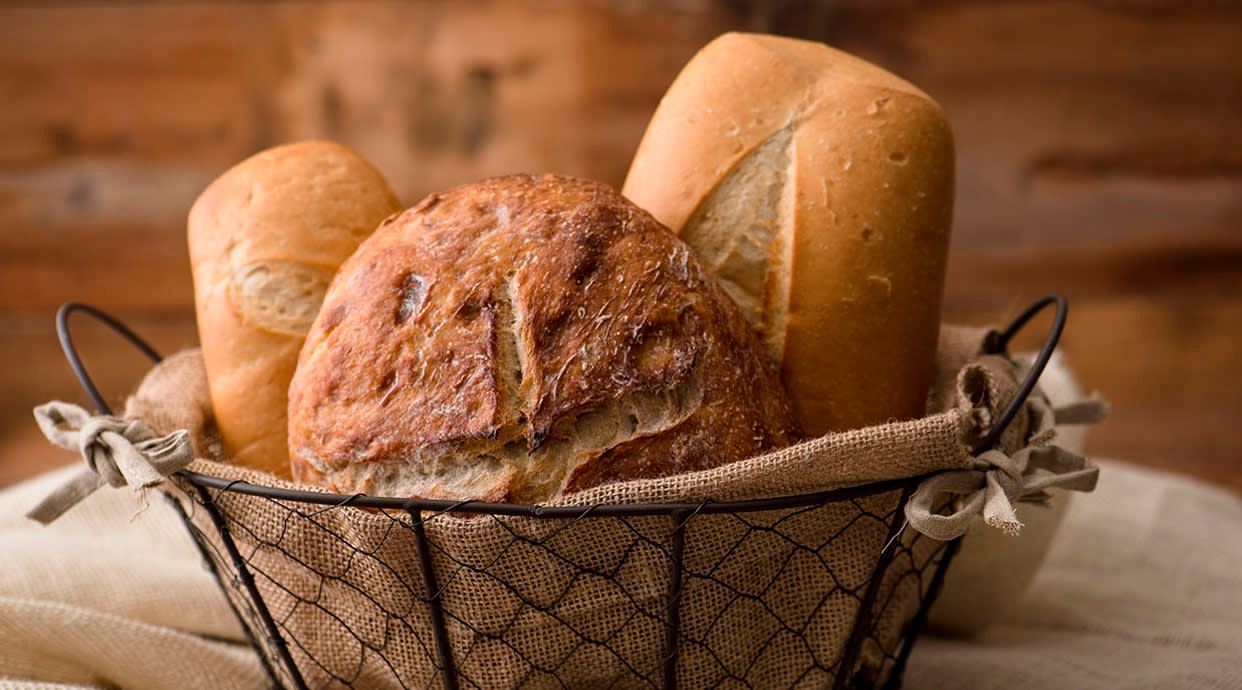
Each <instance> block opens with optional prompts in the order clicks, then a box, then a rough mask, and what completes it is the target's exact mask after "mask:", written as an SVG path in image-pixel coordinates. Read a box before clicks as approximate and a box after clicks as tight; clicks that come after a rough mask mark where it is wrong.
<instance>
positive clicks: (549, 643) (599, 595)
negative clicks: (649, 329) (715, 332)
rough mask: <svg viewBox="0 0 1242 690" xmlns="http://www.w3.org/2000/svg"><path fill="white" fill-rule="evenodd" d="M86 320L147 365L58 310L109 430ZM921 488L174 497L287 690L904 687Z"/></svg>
mask: <svg viewBox="0 0 1242 690" xmlns="http://www.w3.org/2000/svg"><path fill="white" fill-rule="evenodd" d="M1054 303H1055V304H1056V306H1057V314H1056V318H1055V320H1054V324H1053V328H1052V331H1051V332H1050V334H1049V337H1048V338H1047V340H1046V341H1045V343H1044V347H1043V349H1042V351H1041V352H1040V353H1039V355H1038V356H1037V358H1036V361H1035V364H1034V366H1033V367H1032V368H1031V369H1030V371H1029V372H1028V374H1027V376H1026V380H1025V381H1023V383H1022V385H1021V386H1020V388H1019V390H1018V393H1017V395H1015V397H1014V398H1013V399H1012V400H1010V401H1009V403H1008V405H1007V407H1006V409H1005V411H1004V413H1003V414H1002V416H1001V418H1000V419H999V420H998V423H997V424H996V425H994V426H993V428H992V429H991V432H990V433H989V435H988V437H987V438H985V439H984V440H983V441H982V442H981V443H980V445H979V447H978V448H977V449H976V452H981V451H982V450H986V449H987V448H990V447H992V446H993V445H994V444H995V443H996V439H997V438H998V437H999V435H1000V432H1002V431H1003V430H1004V428H1005V427H1006V426H1007V425H1008V423H1009V421H1010V420H1012V418H1013V417H1014V415H1016V413H1017V411H1018V409H1019V407H1020V406H1021V404H1022V402H1023V400H1024V399H1025V398H1026V396H1027V395H1028V394H1029V393H1030V392H1031V390H1032V389H1033V388H1034V385H1035V382H1036V380H1037V379H1038V377H1039V375H1040V373H1042V370H1043V368H1044V365H1046V363H1047V361H1048V359H1049V357H1050V356H1051V354H1052V350H1053V348H1054V347H1055V345H1056V342H1057V340H1058V339H1059V337H1060V334H1061V330H1062V328H1063V326H1064V322H1065V316H1066V303H1065V300H1064V298H1062V297H1060V296H1051V297H1048V298H1045V299H1044V300H1041V301H1040V302H1037V303H1036V304H1035V305H1033V306H1032V307H1031V308H1030V309H1028V310H1027V312H1026V313H1024V314H1023V315H1022V316H1020V317H1019V318H1018V319H1017V320H1016V321H1015V322H1014V324H1013V325H1011V326H1010V327H1009V328H1008V329H1006V330H1005V331H1004V332H1001V333H998V334H996V335H995V337H993V338H992V339H990V341H989V343H988V345H987V349H988V350H989V351H992V352H1003V351H1004V350H1005V348H1006V346H1007V343H1008V341H1009V339H1010V338H1011V337H1012V336H1013V335H1014V333H1016V332H1017V331H1018V330H1019V329H1020V328H1021V327H1022V326H1023V325H1024V324H1025V323H1026V322H1027V321H1028V320H1029V319H1030V318H1031V317H1032V316H1033V315H1034V314H1035V313H1037V312H1038V311H1040V310H1041V309H1042V308H1044V307H1045V306H1048V305H1050V304H1054ZM78 311H81V312H84V313H87V314H89V315H91V316H94V317H95V318H97V319H99V320H101V321H102V322H104V323H105V324H106V325H108V326H110V327H111V328H112V329H113V330H115V331H117V332H118V333H119V334H121V335H122V336H123V337H125V338H126V339H127V340H128V341H129V342H130V343H132V344H134V345H135V346H136V347H138V348H139V349H141V350H142V351H143V352H144V353H145V354H147V356H148V357H150V358H151V359H152V360H154V361H158V360H159V355H158V354H157V353H156V352H155V351H154V350H153V349H152V348H151V347H150V346H149V345H147V344H146V343H145V342H143V341H142V340H141V339H140V338H139V337H138V336H137V335H135V334H134V333H133V332H132V331H130V330H129V329H128V328H127V327H126V326H125V325H124V324H122V323H120V322H119V321H117V320H116V319H114V318H113V317H110V316H108V315H107V314H104V313H102V312H100V311H98V310H96V309H93V308H91V307H88V306H85V305H81V304H75V303H71V304H67V305H65V306H64V307H62V308H61V310H60V312H59V313H58V314H57V331H58V334H59V336H60V339H61V344H62V347H63V349H64V350H65V354H66V356H67V358H68V360H69V363H70V365H71V367H72V368H73V370H74V372H75V374H76V375H77V376H78V378H79V380H80V381H81V383H82V385H83V387H84V389H85V390H86V392H87V394H88V395H89V396H90V397H91V399H92V401H93V402H94V403H95V405H96V406H97V407H98V408H99V409H100V411H101V412H103V413H109V412H110V411H109V409H108V406H107V405H106V403H105V401H104V400H103V398H102V396H101V395H100V394H99V392H98V390H97V389H96V387H95V386H94V384H93V382H92V381H91V378H90V376H89V375H88V373H87V372H86V369H85V367H84V366H83V364H82V362H81V359H80V358H79V356H78V354H77V351H76V349H75V347H74V345H73V342H72V338H71V336H70V333H69V328H68V318H69V316H70V315H71V314H72V313H74V312H78ZM922 479H923V478H915V479H909V480H901V481H892V482H884V483H877V484H871V485H867V486H863V487H855V488H847V489H840V490H835V491H830V492H824V493H817V494H808V495H801V496H790V497H783V498H774V499H764V500H749V501H733V502H721V503H716V502H703V503H663V504H645V505H590V506H558V507H547V506H534V505H514V504H491V503H482V502H473V501H465V502H460V501H458V502H455V501H444V500H429V499H404V498H382V497H369V496H364V495H355V496H344V495H335V494H326V493H320V492H314V491H299V490H293V489H289V488H278V487H272V486H263V485H259V484H256V483H249V482H245V481H239V480H235V479H234V480H230V479H227V478H223V477H218V476H210V475H207V474H203V473H198V472H190V471H182V472H179V473H177V474H176V475H175V476H174V481H173V483H172V486H170V487H169V489H168V490H167V491H166V492H165V493H166V495H167V497H168V500H169V502H170V503H171V505H172V506H174V507H175V509H176V510H177V511H178V512H179V513H180V515H181V516H182V517H183V519H184V522H185V524H186V526H187V528H188V529H189V531H190V534H191V535H192V536H193V539H194V542H195V543H196V544H197V546H198V548H199V550H200V552H201V554H202V556H203V562H204V565H205V567H206V568H207V569H208V570H209V571H211V572H212V574H213V575H214V576H215V577H216V579H217V581H218V583H219V584H220V587H221V589H222V590H223V592H224V593H225V595H226V597H227V599H228V601H229V604H230V605H231V606H232V608H233V610H234V612H235V613H236V614H237V617H238V619H239V621H240V622H241V627H242V629H243V630H244V631H245V633H246V635H247V637H248V639H249V641H250V643H251V645H252V646H253V647H254V649H255V650H256V652H257V653H258V655H259V657H260V659H261V660H262V662H263V665H264V667H265V669H266V670H267V672H268V674H269V675H270V677H271V680H272V682H273V684H274V685H275V686H277V687H280V688H296V689H298V690H301V689H306V688H316V689H318V688H339V687H357V688H387V687H394V688H395V687H400V688H411V687H414V688H437V687H442V688H448V689H455V688H493V687H523V688H545V687H549V688H569V687H621V688H630V687H636V688H644V687H650V688H676V687H695V688H698V687H739V688H776V687H831V688H896V687H899V686H900V684H901V679H902V675H903V671H904V668H905V664H906V660H907V659H908V657H909V654H910V650H911V648H912V645H913V643H914V641H915V638H916V636H917V634H918V632H919V630H920V628H921V627H922V625H923V623H924V621H925V620H926V617H927V612H928V609H929V608H930V607H931V605H932V603H933V602H934V600H935V598H936V595H937V593H938V591H939V589H940V586H941V583H942V582H943V578H944V574H945V570H946V568H947V566H948V564H949V562H950V561H951V559H952V558H953V555H954V554H955V553H956V550H957V546H958V542H957V541H952V542H938V541H935V540H932V539H930V538H928V537H925V536H922V535H919V534H917V533H915V532H914V531H913V530H903V526H904V522H903V520H902V519H901V516H902V514H903V508H904V505H905V502H906V501H907V499H908V498H909V496H910V494H911V493H912V492H913V491H914V489H915V488H916V486H917V485H918V484H919V482H920V481H921V480H922ZM464 521H469V522H464ZM449 523H452V524H454V525H455V526H456V527H457V528H461V526H462V525H463V524H467V525H472V526H473V527H471V529H475V528H477V529H478V531H479V533H480V534H484V533H486V534H490V535H492V536H491V537H490V538H487V539H483V538H480V540H479V541H478V542H477V543H474V542H470V543H467V544H465V545H463V544H461V543H450V542H449V541H447V540H445V539H442V538H440V537H439V536H438V535H440V534H442V532H440V529H441V528H442V527H445V526H446V525H448V524H449ZM497 535H499V536H497ZM583 543H589V544H590V547H589V548H583V547H582V544H583ZM566 544H574V545H575V546H574V548H566V547H565V545H566ZM584 592H591V593H592V594H589V595H587V594H584ZM584 679H587V680H585V681H584Z"/></svg>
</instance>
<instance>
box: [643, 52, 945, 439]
mask: <svg viewBox="0 0 1242 690" xmlns="http://www.w3.org/2000/svg"><path fill="white" fill-rule="evenodd" d="M953 170H954V153H953V136H952V133H951V131H950V129H949V125H948V123H947V121H946V120H945V117H944V113H943V112H942V111H941V109H940V107H939V106H938V105H937V104H936V103H935V101H933V100H932V99H931V98H929V97H928V96H927V94H925V93H923V92H922V91H920V90H919V89H918V88H916V87H914V86H913V85H911V84H910V83H908V82H906V81H904V80H902V79H900V78H898V77H896V76H894V75H892V74H890V73H888V72H886V71H884V70H883V69H881V68H879V67H876V66H875V65H872V64H869V63H867V62H866V61H864V60H860V59H859V58H856V57H854V56H852V55H849V54H847V53H843V52H841V51H839V50H834V49H833V48H830V47H828V46H826V45H824V44H822V43H814V42H811V41H801V40H796V39H791V38H781V37H776V36H765V35H758V34H737V33H731V34H725V35H723V36H721V37H720V38H717V39H716V40H714V41H712V42H711V43H710V44H708V45H707V46H706V47H704V48H703V49H702V50H700V51H699V53H698V54H697V55H695V56H694V58H693V59H692V60H691V61H690V62H689V64H687V65H686V67H685V68H684V69H683V70H682V72H681V74H680V75H678V77H677V79H676V81H674V82H673V85H672V86H671V87H669V90H668V93H667V94H665V96H664V98H663V99H662V100H661V101H660V106H659V108H658V109H657V110H656V113H655V115H654V116H653V117H652V120H651V124H650V125H649V126H648V128H647V132H646V134H644V136H643V139H642V143H641V144H640V145H639V148H638V151H637V153H636V154H635V156H634V162H633V165H632V167H631V168H630V172H629V175H628V176H627V178H626V180H625V186H624V188H623V189H622V193H623V194H624V195H625V196H626V197H627V198H629V199H630V200H632V201H633V202H634V203H636V204H638V205H639V206H641V207H642V208H644V209H647V210H648V211H650V212H651V214H652V215H653V216H655V218H656V219H657V220H659V221H660V222H661V223H664V224H665V225H667V226H668V227H669V228H670V229H672V230H673V232H675V233H677V234H678V236H680V237H681V239H682V240H684V241H685V242H686V243H687V244H689V245H690V247H691V248H692V249H693V250H694V251H695V253H696V254H697V255H698V256H699V257H700V258H701V259H702V261H703V264H704V266H706V267H707V269H708V270H709V271H711V272H712V273H713V274H714V275H715V276H716V277H717V278H718V279H719V280H720V281H721V283H722V285H723V286H724V287H725V289H726V290H727V291H728V292H729V294H730V296H732V297H733V298H734V299H735V300H736V301H737V302H738V304H739V305H741V307H742V313H743V314H744V315H745V316H746V317H747V319H748V320H749V321H750V322H751V324H752V325H754V327H755V328H756V329H757V330H758V331H759V332H760V334H761V337H762V339H763V341H764V343H765V345H766V346H767V348H768V352H769V355H770V357H771V358H772V360H773V361H774V362H775V363H776V364H778V365H779V366H780V369H781V379H782V382H783V383H784V385H785V389H786V391H788V393H789V396H790V399H791V401H792V404H793V406H794V410H795V412H796V413H797V416H798V421H799V422H800V423H801V425H802V427H803V428H804V429H805V430H806V431H807V433H809V434H813V435H821V434H824V433H827V432H829V431H842V430H845V429H852V428H857V427H862V426H867V425H871V424H878V423H882V422H885V421H888V420H890V419H894V418H913V417H919V416H922V415H923V413H924V411H925V400H926V397H927V393H928V390H929V388H930V386H931V383H932V375H933V360H934V355H935V351H936V340H937V334H938V332H939V323H940V303H941V298H942V294H943V290H944V275H945V263H946V260H947V256H948V244H949V230H950V226H951V223H952V216H953V175H954V172H953Z"/></svg>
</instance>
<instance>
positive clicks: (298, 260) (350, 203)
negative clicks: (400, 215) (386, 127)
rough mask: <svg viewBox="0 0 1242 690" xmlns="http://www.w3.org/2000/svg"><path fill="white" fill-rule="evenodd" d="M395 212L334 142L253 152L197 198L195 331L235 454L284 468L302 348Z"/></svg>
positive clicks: (363, 167)
mask: <svg viewBox="0 0 1242 690" xmlns="http://www.w3.org/2000/svg"><path fill="white" fill-rule="evenodd" d="M398 210H400V203H399V202H398V200H397V197H396V196H395V195H394V194H393V193H392V190H390V189H389V188H388V183H387V182H385V181H384V178H383V177H382V176H381V175H380V173H379V172H378V171H376V170H375V168H373V167H372V166H371V165H370V164H369V163H367V162H366V161H365V160H363V159H362V158H361V157H360V156H358V154H356V153H354V152H353V151H351V150H350V149H348V148H346V147H344V146H341V145H339V144H333V143H328V142H303V143H297V144H289V145H286V146H279V147H276V148H273V149H269V150H267V151H263V152H262V153H259V154H256V155H254V156H252V157H251V158H248V159H246V160H245V161H243V162H241V163H239V164H238V165H236V166H235V167H233V168H232V169H230V170H229V171H228V172H226V173H224V175H222V176H221V177H220V178H219V179H217V180H216V181H215V182H213V183H212V184H211V186H209V187H208V188H207V190H206V191H204V192H203V193H202V195H201V196H199V198H198V200H197V201H196V202H194V207H193V208H192V209H191V210H190V218H189V244H190V262H191V264H192V268H193V272H194V292H195V302H196V307H197V312H198V331H199V338H200V340H201V341H202V347H203V359H204V361H205V363H206V367H207V377H208V383H209V387H210V389H211V399H212V407H213V409H214V411H215V417H216V424H217V425H218V426H219V429H220V435H221V437H222V439H223V441H224V450H225V452H226V454H227V456H228V457H229V458H230V459H231V460H232V461H234V462H237V463H238V464H242V465H246V466H248V467H253V468H255V469H260V470H264V471H267V472H271V473H273V474H276V475H280V476H284V477H288V476H289V455H288V450H287V447H288V444H287V443H286V440H285V439H286V438H287V431H286V422H285V419H286V407H287V404H288V402H287V401H288V390H289V380H290V379H291V378H292V377H293V370H294V367H295V366H296V365H297V359H298V351H299V350H300V349H301V347H302V342H303V340H304V339H305V337H306V332H307V331H308V330H309V329H310V326H311V323H312V322H313V321H314V320H315V316H316V315H317V314H318V313H319V306H320V304H321V303H322V302H323V295H324V292H325V291H326V290H327V287H328V283H329V282H330V281H331V280H332V276H333V275H334V274H335V273H336V269H337V267H338V266H340V264H341V262H343V261H344V260H345V259H346V258H348V257H349V255H350V254H353V252H354V250H355V249H356V248H357V247H358V245H359V244H360V243H361V242H362V240H363V239H365V238H366V237H367V236H368V235H370V234H371V231H372V230H374V229H375V227H376V226H377V225H379V223H380V221H382V220H383V219H384V218H386V217H387V216H389V215H391V214H393V213H395V212H396V211H398Z"/></svg>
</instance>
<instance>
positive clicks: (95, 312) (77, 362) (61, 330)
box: [56, 302, 163, 415]
mask: <svg viewBox="0 0 1242 690" xmlns="http://www.w3.org/2000/svg"><path fill="white" fill-rule="evenodd" d="M79 311H80V312H82V313H84V314H87V315H88V316H91V317H93V318H94V319H95V320H97V321H99V322H100V323H102V324H104V325H105V326H107V327H108V328H111V329H112V330H113V331H114V332H116V333H117V334H118V335H120V336H121V337H122V338H124V339H125V340H126V341H128V342H129V344H130V345H133V346H134V347H136V348H138V349H139V350H141V351H142V354H144V355H146V356H147V358H148V359H150V360H151V361H152V362H154V363H156V364H158V363H159V362H160V360H162V359H163V357H162V356H160V353H159V352H156V351H155V348H153V347H151V345H150V344H148V343H147V341H145V340H143V339H142V338H141V337H140V336H139V335H138V334H137V333H135V332H133V331H132V330H130V328H129V327H128V326H126V325H125V324H123V323H121V321H120V320H119V319H117V318H116V317H114V316H112V315H110V314H107V313H105V312H103V311H100V310H99V309H96V308H95V307H92V306H90V305H88V304H82V303H80V302H66V303H64V304H62V305H61V307H60V309H57V310H56V338H57V339H58V340H60V349H61V350H62V351H63V352H64V353H65V359H66V360H67V361H68V362H69V368H70V369H72V370H73V375H74V376H75V377H77V379H78V383H79V384H81V386H82V390H84V391H86V395H87V396H88V397H90V399H91V402H92V403H93V404H94V405H95V409H96V410H98V411H99V413H100V414H107V415H110V414H112V408H111V407H109V405H108V403H107V401H105V400H104V397H103V396H102V395H100V393H99V388H98V387H96V386H95V381H94V379H92V378H91V375H90V373H88V372H87V371H86V365H84V364H83V363H82V357H81V356H80V355H79V354H78V348H77V346H76V345H74V343H73V336H72V335H71V334H70V332H69V317H70V316H72V315H73V314H74V312H79Z"/></svg>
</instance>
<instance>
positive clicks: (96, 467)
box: [26, 402, 194, 525]
mask: <svg viewBox="0 0 1242 690" xmlns="http://www.w3.org/2000/svg"><path fill="white" fill-rule="evenodd" d="M34 416H35V421H36V422H38V424H39V429H41V430H42V431H43V435H44V436H46V437H47V439H48V440H49V441H51V442H52V443H55V444H56V445H58V446H60V447H61V448H66V449H68V450H77V451H79V452H80V453H81V454H82V459H83V460H85V461H86V469H84V470H82V471H81V472H80V473H78V474H77V475H75V476H74V477H73V478H72V479H70V480H69V481H68V482H66V483H65V484H63V485H61V486H60V487H59V488H57V489H56V490H55V491H53V492H52V493H51V494H50V495H48V497H47V498H45V499H43V500H42V501H41V502H40V503H39V504H38V505H37V506H35V507H34V508H33V509H31V510H30V512H29V513H27V514H26V517H29V518H30V519H32V520H37V521H38V522H41V523H43V524H45V525H46V524H48V523H50V522H52V521H53V520H55V519H56V518H58V517H60V516H61V515H62V514H64V512H65V511H67V510H69V509H70V508H72V507H73V506H74V505H76V504H77V503H78V502H79V501H81V500H82V499H84V498H86V497H87V496H89V495H90V494H91V493H92V492H94V491H95V490H96V489H98V488H99V487H101V486H103V485H104V484H108V485H109V486H113V487H121V486H127V485H128V486H130V487H133V489H134V490H135V491H138V492H142V491H144V490H145V489H148V488H150V487H153V486H156V485H158V484H159V483H161V482H163V481H164V479H165V478H166V477H167V476H168V475H170V474H172V473H173V472H176V471H177V470H180V469H182V468H183V467H185V466H186V465H188V464H190V461H191V460H193V459H194V452H193V450H192V448H191V446H190V435H189V433H188V432H186V431H174V432H173V433H171V434H168V435H166V436H160V437H156V435H155V433H154V432H153V431H151V429H150V428H148V427H147V425H146V424H143V423H142V422H141V421H139V420H136V419H121V418H119V417H112V416H107V415H92V414H90V413H89V412H87V411H86V410H84V409H82V408H81V407H78V406H77V405H74V404H71V403H64V402H50V403H46V404H43V405H40V406H38V407H36V408H35V409H34Z"/></svg>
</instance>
